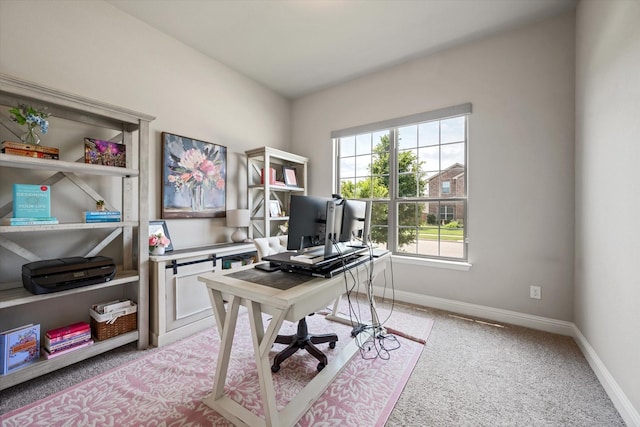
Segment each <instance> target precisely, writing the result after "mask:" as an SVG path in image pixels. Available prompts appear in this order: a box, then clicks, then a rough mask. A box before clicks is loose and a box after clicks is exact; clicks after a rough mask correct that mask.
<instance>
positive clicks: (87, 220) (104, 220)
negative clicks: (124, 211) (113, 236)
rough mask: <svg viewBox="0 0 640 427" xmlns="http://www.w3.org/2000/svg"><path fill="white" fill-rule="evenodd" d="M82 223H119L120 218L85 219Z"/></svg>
mask: <svg viewBox="0 0 640 427" xmlns="http://www.w3.org/2000/svg"><path fill="white" fill-rule="evenodd" d="M84 222H86V223H94V222H120V218H85V219H84Z"/></svg>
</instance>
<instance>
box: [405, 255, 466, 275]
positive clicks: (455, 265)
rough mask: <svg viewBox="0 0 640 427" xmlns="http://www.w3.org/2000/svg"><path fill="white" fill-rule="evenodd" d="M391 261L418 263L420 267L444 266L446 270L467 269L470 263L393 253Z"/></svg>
mask: <svg viewBox="0 0 640 427" xmlns="http://www.w3.org/2000/svg"><path fill="white" fill-rule="evenodd" d="M393 262H395V263H398V264H410V265H419V266H422V267H433V268H444V269H447V270H458V271H469V270H470V269H471V266H472V264H469V263H468V262H464V261H445V260H436V259H424V258H415V257H408V256H402V255H394V256H393Z"/></svg>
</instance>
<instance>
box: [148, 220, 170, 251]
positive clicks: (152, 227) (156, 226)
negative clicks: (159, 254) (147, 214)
mask: <svg viewBox="0 0 640 427" xmlns="http://www.w3.org/2000/svg"><path fill="white" fill-rule="evenodd" d="M158 233H162V234H163V235H164V237H166V238H167V239H169V242H170V243H169V245H168V246H167V247H166V248H164V250H165V251H172V250H173V243H172V242H171V236H169V229H168V228H167V223H166V222H164V221H149V236H151V235H152V234H156V235H157V234H158Z"/></svg>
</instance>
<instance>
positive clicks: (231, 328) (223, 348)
mask: <svg viewBox="0 0 640 427" xmlns="http://www.w3.org/2000/svg"><path fill="white" fill-rule="evenodd" d="M219 297H220V299H222V294H220V295H219ZM216 299H217V297H216ZM217 305H218V304H216V306H217ZM239 308H240V298H238V297H235V296H232V297H231V298H230V300H229V303H228V311H227V312H226V315H224V316H223V315H222V313H220V316H218V315H216V320H218V319H221V320H219V322H222V323H218V330H222V335H221V340H220V354H219V355H218V363H217V368H216V375H215V379H214V385H213V387H214V388H213V396H214V399H218V398H220V397H222V396H223V394H224V383H225V381H226V379H227V370H228V368H229V359H230V356H231V346H232V344H233V336H234V335H235V331H236V323H237V321H238V309H239ZM217 311H218V310H216V312H217ZM223 313H224V306H223Z"/></svg>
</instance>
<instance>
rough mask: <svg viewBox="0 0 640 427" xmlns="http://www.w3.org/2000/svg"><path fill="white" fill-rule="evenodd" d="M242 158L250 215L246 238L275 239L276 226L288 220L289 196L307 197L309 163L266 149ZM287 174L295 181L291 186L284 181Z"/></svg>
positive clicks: (287, 181) (250, 151)
mask: <svg viewBox="0 0 640 427" xmlns="http://www.w3.org/2000/svg"><path fill="white" fill-rule="evenodd" d="M245 154H246V155H247V185H248V189H247V198H248V208H249V211H250V214H251V225H250V226H249V238H255V237H269V236H274V235H277V234H278V233H279V232H280V226H284V225H285V224H286V223H287V221H288V220H289V217H288V215H287V214H288V212H289V202H290V200H291V195H292V194H302V195H306V194H307V190H306V185H307V163H308V162H309V160H308V159H307V158H306V157H302V156H298V155H297V154H291V153H287V152H286V151H282V150H278V149H275V148H270V147H262V148H256V149H253V150H248V151H245ZM264 171H267V172H266V173H265V172H264ZM269 171H270V172H269ZM287 174H290V175H289V176H290V177H295V184H294V183H293V181H291V180H290V179H287V176H286V175H287ZM270 178H271V179H270ZM285 234H286V233H285Z"/></svg>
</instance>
